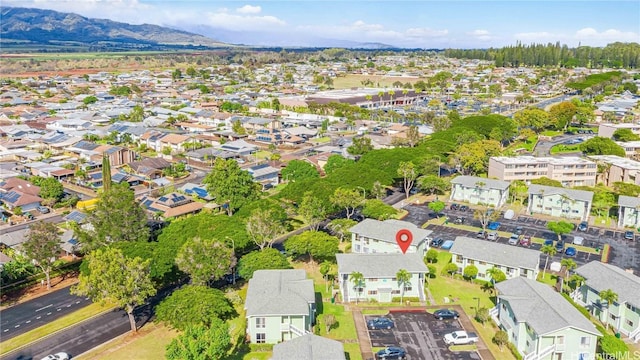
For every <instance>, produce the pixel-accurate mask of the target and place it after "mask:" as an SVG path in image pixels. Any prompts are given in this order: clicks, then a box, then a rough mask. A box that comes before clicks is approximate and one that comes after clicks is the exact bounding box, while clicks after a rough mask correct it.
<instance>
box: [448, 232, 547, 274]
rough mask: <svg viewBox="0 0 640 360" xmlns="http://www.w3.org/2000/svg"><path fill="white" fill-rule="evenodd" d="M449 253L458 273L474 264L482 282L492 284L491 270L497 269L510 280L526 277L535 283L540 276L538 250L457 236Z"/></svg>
mask: <svg viewBox="0 0 640 360" xmlns="http://www.w3.org/2000/svg"><path fill="white" fill-rule="evenodd" d="M449 251H450V252H451V254H452V259H451V261H452V262H453V263H454V264H456V265H458V272H459V273H461V274H462V273H463V272H464V268H466V267H467V266H469V265H474V266H475V267H477V268H478V276H477V278H478V279H480V280H486V281H491V280H492V279H491V275H490V274H489V273H488V271H489V270H490V269H492V268H494V267H495V268H498V269H500V270H502V272H504V274H505V275H507V279H511V278H515V277H525V278H528V279H532V280H535V279H536V278H537V277H538V272H539V265H540V252H539V251H537V250H532V249H526V248H523V247H519V246H513V245H507V244H500V243H497V242H491V241H486V240H480V239H473V238H470V237H466V236H458V237H456V240H455V241H454V242H453V246H452V247H451V250H449Z"/></svg>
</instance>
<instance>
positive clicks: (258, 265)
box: [238, 248, 291, 280]
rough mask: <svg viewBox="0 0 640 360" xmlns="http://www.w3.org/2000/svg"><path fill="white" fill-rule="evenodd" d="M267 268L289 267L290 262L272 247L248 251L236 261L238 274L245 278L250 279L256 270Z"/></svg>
mask: <svg viewBox="0 0 640 360" xmlns="http://www.w3.org/2000/svg"><path fill="white" fill-rule="evenodd" d="M268 269H291V264H289V261H287V258H286V257H285V256H284V255H282V254H281V253H280V251H278V250H277V249H273V248H268V249H264V250H262V251H253V252H250V253H248V254H246V255H244V256H243V257H241V258H240V261H238V275H240V276H241V277H242V278H243V279H245V280H249V279H251V278H252V277H253V273H254V272H255V271H256V270H268Z"/></svg>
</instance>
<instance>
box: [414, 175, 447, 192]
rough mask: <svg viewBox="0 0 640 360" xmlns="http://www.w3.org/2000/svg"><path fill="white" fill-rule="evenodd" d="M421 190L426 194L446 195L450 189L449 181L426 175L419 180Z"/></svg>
mask: <svg viewBox="0 0 640 360" xmlns="http://www.w3.org/2000/svg"><path fill="white" fill-rule="evenodd" d="M418 184H420V190H422V192H424V193H425V194H427V195H428V194H444V193H445V191H447V190H448V189H449V187H450V185H449V183H448V182H447V180H445V179H443V178H441V177H438V176H436V175H425V176H422V177H420V178H419V179H418Z"/></svg>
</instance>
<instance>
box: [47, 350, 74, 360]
mask: <svg viewBox="0 0 640 360" xmlns="http://www.w3.org/2000/svg"><path fill="white" fill-rule="evenodd" d="M70 358H71V357H70V356H69V354H67V353H66V352H59V353H55V354H50V355H47V356H45V357H43V358H42V360H69V359H70Z"/></svg>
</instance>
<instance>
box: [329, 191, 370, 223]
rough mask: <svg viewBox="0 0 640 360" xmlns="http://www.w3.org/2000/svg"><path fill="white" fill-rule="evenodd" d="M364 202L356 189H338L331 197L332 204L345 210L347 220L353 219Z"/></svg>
mask: <svg viewBox="0 0 640 360" xmlns="http://www.w3.org/2000/svg"><path fill="white" fill-rule="evenodd" d="M363 201H364V198H363V196H362V195H361V194H360V192H359V191H357V190H355V189H347V188H337V189H336V190H335V191H334V192H333V195H332V196H331V202H332V203H333V204H334V205H336V206H337V207H341V208H344V209H345V211H346V215H347V219H351V216H353V213H354V212H355V211H356V208H357V207H358V206H360V205H361V204H362V202H363Z"/></svg>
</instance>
